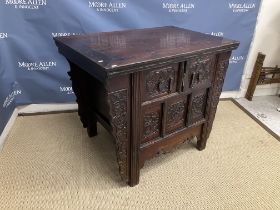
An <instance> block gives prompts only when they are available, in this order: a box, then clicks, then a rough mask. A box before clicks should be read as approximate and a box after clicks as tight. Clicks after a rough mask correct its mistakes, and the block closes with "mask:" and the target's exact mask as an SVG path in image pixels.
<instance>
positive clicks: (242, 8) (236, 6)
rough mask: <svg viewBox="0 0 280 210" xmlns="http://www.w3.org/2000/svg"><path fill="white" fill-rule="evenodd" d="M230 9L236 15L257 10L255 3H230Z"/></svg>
mask: <svg viewBox="0 0 280 210" xmlns="http://www.w3.org/2000/svg"><path fill="white" fill-rule="evenodd" d="M228 8H229V9H230V10H232V12H234V13H245V12H250V11H251V10H253V9H255V8H256V4H255V3H233V2H231V3H228Z"/></svg>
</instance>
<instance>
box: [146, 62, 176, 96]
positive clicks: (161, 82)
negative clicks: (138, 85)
mask: <svg viewBox="0 0 280 210" xmlns="http://www.w3.org/2000/svg"><path fill="white" fill-rule="evenodd" d="M174 78H175V71H174V70H173V69H172V67H166V68H164V69H160V70H155V71H151V72H149V73H148V75H147V76H146V82H145V84H146V93H147V94H148V95H149V96H150V97H154V96H156V95H160V94H163V93H166V92H169V91H170V90H171V88H172V81H174Z"/></svg>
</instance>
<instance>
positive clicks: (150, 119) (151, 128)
mask: <svg viewBox="0 0 280 210" xmlns="http://www.w3.org/2000/svg"><path fill="white" fill-rule="evenodd" d="M159 129H160V116H159V113H158V112H151V113H148V114H146V115H145V116H144V138H147V137H150V136H153V135H157V134H158V133H159Z"/></svg>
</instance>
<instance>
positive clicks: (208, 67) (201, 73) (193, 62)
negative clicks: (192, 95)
mask: <svg viewBox="0 0 280 210" xmlns="http://www.w3.org/2000/svg"><path fill="white" fill-rule="evenodd" d="M214 65H215V55H204V56H201V57H194V58H191V59H190V60H188V61H187V72H188V84H189V85H188V86H189V88H199V86H201V85H204V84H207V83H210V82H211V80H212V76H213V69H214Z"/></svg>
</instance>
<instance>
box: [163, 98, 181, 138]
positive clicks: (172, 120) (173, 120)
mask: <svg viewBox="0 0 280 210" xmlns="http://www.w3.org/2000/svg"><path fill="white" fill-rule="evenodd" d="M185 113H186V101H185V100H182V99H179V101H177V102H176V103H173V104H170V105H167V109H166V126H165V127H166V128H165V129H166V132H167V133H171V132H172V131H175V130H177V129H179V128H182V127H183V126H184V125H185Z"/></svg>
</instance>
